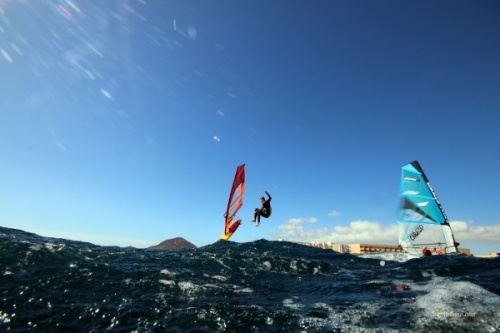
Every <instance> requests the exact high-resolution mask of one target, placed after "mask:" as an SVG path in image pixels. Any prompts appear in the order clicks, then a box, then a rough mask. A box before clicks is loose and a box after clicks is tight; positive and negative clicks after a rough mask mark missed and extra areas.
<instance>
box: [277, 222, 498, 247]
mask: <svg viewBox="0 0 500 333" xmlns="http://www.w3.org/2000/svg"><path fill="white" fill-rule="evenodd" d="M312 221H314V222H312ZM306 222H309V223H311V222H312V223H315V222H317V219H316V218H309V219H305V218H292V219H290V220H288V221H287V222H286V223H285V224H282V225H280V226H278V230H275V231H273V232H272V236H273V237H276V238H278V239H284V240H287V241H296V242H333V243H338V244H357V243H375V244H389V245H390V244H394V245H396V244H397V243H398V237H399V225H398V224H397V223H394V224H391V225H384V224H382V223H379V222H374V221H363V220H358V221H353V222H351V223H350V224H349V225H347V226H335V227H331V228H326V227H324V228H316V229H309V228H307V226H306V227H305V226H304V224H305V223H306ZM450 224H451V228H452V229H453V233H454V235H455V239H456V240H457V241H458V242H460V243H464V242H481V243H493V244H495V243H496V244H498V243H500V223H497V224H495V225H490V226H475V225H474V224H473V223H472V222H465V221H451V222H450Z"/></svg>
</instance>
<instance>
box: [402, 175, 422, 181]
mask: <svg viewBox="0 0 500 333" xmlns="http://www.w3.org/2000/svg"><path fill="white" fill-rule="evenodd" d="M404 180H411V181H412V182H419V181H420V179H418V178H415V177H408V176H405V178H404Z"/></svg>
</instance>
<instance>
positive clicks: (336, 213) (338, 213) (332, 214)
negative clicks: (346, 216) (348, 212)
mask: <svg viewBox="0 0 500 333" xmlns="http://www.w3.org/2000/svg"><path fill="white" fill-rule="evenodd" d="M340 215H342V213H341V212H337V211H336V210H332V211H331V212H329V213H328V216H330V217H337V216H340Z"/></svg>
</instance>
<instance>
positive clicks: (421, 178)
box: [397, 161, 458, 256]
mask: <svg viewBox="0 0 500 333" xmlns="http://www.w3.org/2000/svg"><path fill="white" fill-rule="evenodd" d="M399 193H400V194H399V196H400V205H399V211H398V218H397V221H398V222H399V224H400V233H399V244H400V245H401V247H402V248H403V249H404V250H405V251H406V252H408V253H410V254H414V255H416V256H420V255H421V249H422V248H423V247H428V248H438V249H440V250H441V249H444V250H445V251H446V253H450V252H458V249H457V247H456V244H457V243H456V242H455V239H454V236H453V232H452V230H451V227H450V224H449V222H448V217H447V216H446V213H445V212H444V209H443V207H442V205H441V203H440V201H439V199H438V197H437V195H436V192H435V191H434V188H433V187H432V185H431V183H430V182H429V179H428V178H427V176H426V175H425V173H424V171H423V169H422V167H421V166H420V164H419V163H418V161H413V162H412V163H409V164H407V165H405V166H403V167H402V168H401V188H400V192H399Z"/></svg>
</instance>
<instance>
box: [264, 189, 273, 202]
mask: <svg viewBox="0 0 500 333" xmlns="http://www.w3.org/2000/svg"><path fill="white" fill-rule="evenodd" d="M264 192H265V193H266V194H267V196H268V197H269V199H268V200H267V201H271V199H272V198H271V196H270V195H269V193H267V191H264Z"/></svg>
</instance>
